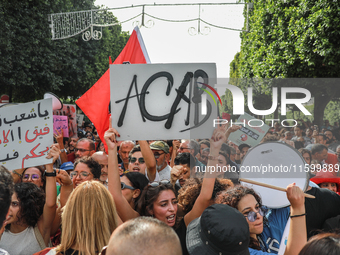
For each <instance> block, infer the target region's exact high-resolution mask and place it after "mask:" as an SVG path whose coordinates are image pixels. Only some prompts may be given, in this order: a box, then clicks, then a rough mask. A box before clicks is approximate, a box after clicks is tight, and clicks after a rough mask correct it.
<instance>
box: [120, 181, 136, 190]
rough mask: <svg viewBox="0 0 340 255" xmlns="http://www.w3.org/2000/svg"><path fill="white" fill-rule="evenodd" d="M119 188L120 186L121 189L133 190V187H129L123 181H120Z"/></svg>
mask: <svg viewBox="0 0 340 255" xmlns="http://www.w3.org/2000/svg"><path fill="white" fill-rule="evenodd" d="M120 188H121V189H131V190H135V188H134V187H131V186H129V185H127V184H125V183H124V182H121V183H120Z"/></svg>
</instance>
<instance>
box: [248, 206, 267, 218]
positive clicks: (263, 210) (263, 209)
mask: <svg viewBox="0 0 340 255" xmlns="http://www.w3.org/2000/svg"><path fill="white" fill-rule="evenodd" d="M257 213H259V214H260V215H261V216H262V217H263V216H264V215H265V213H266V209H265V208H264V207H260V208H259V209H258V211H257V212H254V211H250V212H248V213H246V215H244V217H246V218H248V220H249V221H250V222H254V221H255V220H256V219H257Z"/></svg>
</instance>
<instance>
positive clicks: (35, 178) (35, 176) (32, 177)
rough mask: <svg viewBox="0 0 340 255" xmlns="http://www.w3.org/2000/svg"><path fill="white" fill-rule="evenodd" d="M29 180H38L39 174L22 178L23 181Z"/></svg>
mask: <svg viewBox="0 0 340 255" xmlns="http://www.w3.org/2000/svg"><path fill="white" fill-rule="evenodd" d="M29 178H31V179H32V180H38V179H40V176H39V174H32V175H30V174H24V176H23V177H22V179H23V180H28V179H29Z"/></svg>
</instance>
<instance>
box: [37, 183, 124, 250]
mask: <svg viewBox="0 0 340 255" xmlns="http://www.w3.org/2000/svg"><path fill="white" fill-rule="evenodd" d="M61 221H62V226H63V232H62V235H61V242H60V245H58V246H57V247H56V248H53V249H51V248H46V249H44V250H43V251H41V252H38V253H36V254H34V255H45V254H46V255H47V254H48V255H55V254H58V255H61V254H63V255H71V254H74V255H87V254H91V255H96V254H99V253H100V251H101V250H102V248H103V247H104V246H105V245H107V244H108V242H109V239H110V236H111V234H112V232H113V231H114V230H115V229H116V228H117V226H118V214H117V211H116V207H115V203H114V201H113V198H112V196H111V194H110V193H109V191H108V190H107V189H106V188H105V186H104V185H102V184H101V183H99V182H97V181H85V182H83V183H81V184H80V185H79V186H78V187H77V188H76V189H75V190H74V191H73V192H72V194H71V196H70V197H69V199H68V201H67V203H66V205H65V207H64V210H63V213H62V216H61Z"/></svg>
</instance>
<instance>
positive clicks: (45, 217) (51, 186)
mask: <svg viewBox="0 0 340 255" xmlns="http://www.w3.org/2000/svg"><path fill="white" fill-rule="evenodd" d="M59 155H60V150H59V146H58V145H57V144H53V145H52V146H51V149H50V151H49V152H48V155H47V158H53V161H55V160H57V159H58V157H59ZM45 166H46V174H51V173H52V172H53V163H51V164H47V165H45ZM45 191H46V199H45V205H44V210H43V214H42V217H41V218H40V219H39V221H38V228H39V231H40V233H41V235H42V236H43V238H44V241H45V244H46V246H47V245H48V243H49V240H50V232H51V228H52V223H53V220H54V218H55V213H56V199H57V186H56V177H55V175H54V176H47V175H46V189H45Z"/></svg>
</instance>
